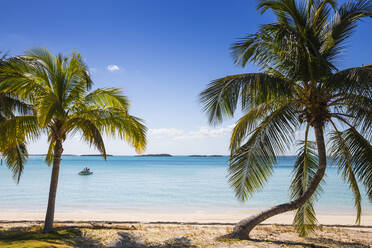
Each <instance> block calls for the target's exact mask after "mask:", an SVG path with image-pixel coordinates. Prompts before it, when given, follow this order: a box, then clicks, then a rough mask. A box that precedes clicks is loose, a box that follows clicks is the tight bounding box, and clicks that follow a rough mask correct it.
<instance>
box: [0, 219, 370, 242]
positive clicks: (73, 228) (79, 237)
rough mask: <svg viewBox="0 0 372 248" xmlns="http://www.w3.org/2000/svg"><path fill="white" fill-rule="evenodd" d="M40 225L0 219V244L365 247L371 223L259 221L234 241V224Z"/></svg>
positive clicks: (86, 223)
mask: <svg viewBox="0 0 372 248" xmlns="http://www.w3.org/2000/svg"><path fill="white" fill-rule="evenodd" d="M41 226H42V222H12V223H10V222H1V221H0V247H20V246H22V245H23V244H25V243H22V242H23V241H22V240H23V239H25V242H28V243H27V244H33V245H36V246H32V247H64V248H66V247H101V248H103V247H128V248H129V247H131V248H172V247H173V248H197V247H198V248H199V247H200V248H207V247H211V248H217V247H218V248H222V247H231V248H243V247H244V248H247V247H297V248H298V247H318V248H325V247H335V248H336V247H337V248H338V247H360V248H369V247H370V244H371V243H370V242H371V237H372V226H369V227H366V226H364V227H352V226H343V227H340V226H323V225H321V226H318V227H317V228H316V230H315V232H314V233H312V234H311V235H309V236H308V237H306V238H301V237H298V234H297V233H296V232H295V231H294V228H293V227H292V226H290V225H278V224H274V225H273V224H264V225H262V224H261V225H259V226H257V227H256V228H255V229H254V230H253V231H252V234H251V237H252V240H235V239H226V238H223V235H225V234H227V233H229V232H231V230H232V228H233V225H229V224H198V225H197V224H185V223H183V224H182V223H179V224H169V223H168V224H165V223H152V224H151V223H119V222H117V223H107V222H58V223H55V231H56V232H57V233H58V234H59V235H60V236H58V238H54V239H52V238H53V236H52V238H50V237H49V238H48V237H46V238H45V239H40V236H39V235H40V233H41ZM13 233H15V234H16V235H17V241H7V237H10V236H11V235H13ZM24 235H25V236H24ZM23 236H24V237H25V238H23ZM33 237H35V238H33ZM33 240H35V241H33ZM30 242H31V243H30ZM22 247H27V246H22Z"/></svg>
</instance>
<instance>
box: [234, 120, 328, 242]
mask: <svg viewBox="0 0 372 248" xmlns="http://www.w3.org/2000/svg"><path fill="white" fill-rule="evenodd" d="M314 131H315V138H316V143H317V147H318V157H319V166H318V170H317V172H316V174H315V176H314V178H313V180H312V181H311V183H310V184H309V187H308V188H307V190H306V191H305V192H304V193H303V195H302V196H300V197H299V198H297V199H296V200H293V201H290V202H287V203H284V204H280V205H277V206H274V207H272V208H270V209H268V210H265V211H263V212H261V213H259V214H257V215H254V216H252V217H249V218H246V219H244V220H242V221H240V222H239V223H237V224H236V226H235V227H234V229H233V231H232V233H231V234H229V235H228V237H231V238H238V239H249V233H250V232H251V231H252V229H253V228H254V227H255V226H257V225H258V224H260V223H261V222H263V221H265V220H266V219H268V218H270V217H273V216H274V215H277V214H281V213H285V212H288V211H292V210H295V209H298V208H299V207H301V206H302V205H303V204H304V203H305V202H306V201H307V200H309V199H310V197H311V196H312V195H313V193H314V192H315V190H316V188H317V187H318V185H319V183H320V181H321V180H322V178H323V176H324V173H325V169H326V166H327V156H326V149H325V144H324V136H323V127H322V125H321V124H320V123H315V124H314Z"/></svg>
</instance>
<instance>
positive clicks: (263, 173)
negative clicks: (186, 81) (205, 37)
mask: <svg viewBox="0 0 372 248" xmlns="http://www.w3.org/2000/svg"><path fill="white" fill-rule="evenodd" d="M258 9H260V10H262V12H264V11H266V10H269V9H270V10H272V11H273V13H274V15H275V16H276V22H274V23H271V24H266V25H262V26H261V27H260V28H259V30H258V32H257V33H255V34H252V35H248V36H247V37H246V38H244V39H242V40H241V41H240V42H238V43H236V44H234V45H233V47H232V54H233V57H234V58H235V61H236V63H237V64H240V65H242V66H243V67H244V66H245V65H246V63H247V62H253V63H254V64H256V65H258V66H259V67H260V68H261V70H262V71H263V72H261V73H246V74H240V75H232V76H227V77H224V78H220V79H217V80H214V81H212V82H211V83H210V84H209V86H208V88H207V89H206V90H205V91H203V92H202V93H201V96H200V97H201V102H202V104H203V109H204V110H205V111H206V112H207V113H208V116H209V121H210V123H211V124H217V123H219V122H221V121H223V119H224V118H226V117H231V116H233V114H234V112H235V111H236V109H237V108H238V105H241V111H242V113H243V116H242V117H241V118H240V119H239V121H238V122H237V123H236V126H235V127H234V129H233V132H232V136H231V142H230V152H231V157H230V165H229V182H230V183H231V185H232V187H233V189H234V190H235V194H236V196H237V197H238V198H239V199H240V200H243V201H245V200H247V199H248V198H249V197H250V196H252V194H254V193H255V192H256V191H258V190H260V189H261V188H262V187H263V186H264V184H265V182H266V181H267V179H268V178H269V177H270V175H271V174H272V172H273V169H274V167H273V165H274V164H275V163H276V156H278V155H280V154H285V153H286V152H287V151H288V150H289V149H290V147H292V146H293V145H294V144H296V142H297V145H299V153H298V156H297V160H296V162H295V164H294V168H293V181H292V183H291V185H290V192H291V195H290V196H291V198H292V200H291V201H289V202H287V203H283V204H280V205H277V206H274V207H272V208H270V209H268V210H266V211H263V212H261V213H259V214H257V215H254V216H251V217H250V218H247V219H244V220H242V221H240V222H239V223H238V224H237V225H236V226H235V228H234V229H233V232H232V233H231V234H230V235H229V236H230V237H236V238H241V239H247V238H249V234H250V232H251V230H252V229H253V228H254V227H255V226H256V225H257V224H259V223H261V222H262V221H264V220H266V219H268V218H270V217H272V216H274V215H277V214H281V213H284V212H287V211H292V210H296V214H295V217H294V220H293V224H294V226H295V227H296V230H297V231H298V233H299V234H300V235H301V236H305V235H306V234H307V233H308V232H310V231H312V230H313V229H314V225H315V224H316V216H315V211H314V207H313V203H314V201H315V200H316V198H317V195H318V194H319V193H320V191H321V183H322V180H323V176H324V174H325V171H326V165H327V147H328V148H329V149H328V153H329V154H330V155H331V157H332V158H333V160H334V161H335V162H336V165H337V166H338V168H339V172H340V174H341V176H342V178H343V179H344V180H345V181H346V182H347V183H348V184H349V186H350V188H351V190H352V192H353V195H354V201H355V207H356V209H357V218H356V222H357V223H360V217H361V199H362V196H361V191H360V188H359V185H358V182H360V183H361V184H362V185H364V187H365V188H366V192H367V195H368V198H369V200H372V146H371V140H372V133H371V128H372V66H361V67H356V68H350V69H346V70H342V71H339V70H338V68H337V67H336V65H335V62H336V60H337V59H338V58H339V55H340V53H341V51H342V50H343V49H344V45H345V41H346V40H347V39H348V38H349V37H350V35H351V33H352V32H353V30H354V29H355V27H356V23H357V21H358V20H359V19H360V18H362V17H366V16H372V2H371V1H369V0H361V1H349V2H346V3H344V4H343V5H341V6H340V7H339V8H337V6H336V2H335V1H334V0H308V1H296V0H260V1H258ZM332 13H333V16H332ZM297 130H304V131H305V134H304V137H303V138H302V140H298V141H296V137H295V132H296V131H297ZM312 130H313V132H314V134H315V142H314V141H311V140H310V138H309V133H310V132H311V131H312ZM325 135H328V137H329V139H328V140H329V145H328V146H326V143H325Z"/></svg>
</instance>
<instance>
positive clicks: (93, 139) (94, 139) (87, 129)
mask: <svg viewBox="0 0 372 248" xmlns="http://www.w3.org/2000/svg"><path fill="white" fill-rule="evenodd" d="M65 125H66V127H67V128H69V129H70V130H69V131H68V133H71V135H74V134H75V133H76V132H81V135H82V137H83V139H84V140H85V141H86V142H87V143H88V144H89V145H90V146H94V147H95V148H96V149H97V150H98V151H99V152H100V153H101V154H102V156H103V157H104V159H106V148H105V144H104V141H103V138H102V136H101V132H100V130H99V128H98V127H97V126H96V125H95V124H94V123H92V122H91V121H90V120H87V119H85V118H79V117H77V118H72V119H70V120H68V121H67V122H66V123H65Z"/></svg>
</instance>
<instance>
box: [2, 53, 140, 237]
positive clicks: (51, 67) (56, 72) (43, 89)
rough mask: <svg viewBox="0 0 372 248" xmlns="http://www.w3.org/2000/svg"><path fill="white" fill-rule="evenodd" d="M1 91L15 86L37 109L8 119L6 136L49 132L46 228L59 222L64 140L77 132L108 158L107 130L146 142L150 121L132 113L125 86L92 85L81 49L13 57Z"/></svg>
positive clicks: (13, 89)
mask: <svg viewBox="0 0 372 248" xmlns="http://www.w3.org/2000/svg"><path fill="white" fill-rule="evenodd" d="M0 77H1V78H0V82H1V84H0V92H1V91H3V92H12V93H13V94H15V95H17V96H19V97H21V98H23V99H26V100H27V101H28V102H30V104H31V105H32V108H33V109H34V113H35V114H32V115H25V116H20V117H19V118H18V119H17V120H16V121H13V120H9V121H4V122H3V123H2V124H1V130H6V131H5V133H4V132H3V135H4V136H5V137H4V139H8V140H11V139H12V137H13V135H12V134H17V135H16V136H19V137H24V138H25V140H26V141H29V140H33V139H36V138H37V137H39V136H40V134H41V133H46V134H47V136H48V142H49V149H48V152H47V156H46V162H47V163H48V164H53V168H52V175H51V182H50V190H49V199H48V208H47V213H46V217H45V225H44V232H50V231H51V230H52V227H53V220H54V209H55V199H56V192H57V184H58V175H59V168H60V162H61V155H62V153H63V142H64V141H65V140H66V138H67V137H68V136H69V135H74V134H76V133H78V134H80V135H81V136H82V139H83V140H84V141H85V142H86V143H88V144H89V145H91V146H93V147H95V148H96V149H97V150H98V151H99V152H100V153H101V155H102V156H103V157H104V158H105V159H106V148H105V144H104V141H103V137H102V136H103V135H107V136H114V137H115V136H118V137H119V138H121V139H124V140H125V141H127V142H128V143H129V144H130V145H132V146H133V147H135V149H136V150H137V152H142V151H143V150H144V148H145V146H146V127H145V126H144V124H143V123H142V120H141V119H139V118H137V117H134V116H132V115H130V114H129V113H128V108H129V101H128V99H127V97H126V96H125V95H124V94H123V92H122V91H121V90H120V89H116V88H106V89H96V90H93V91H90V89H91V88H92V85H93V83H92V80H91V78H90V76H89V73H88V68H87V66H86V65H85V63H84V62H83V60H82V58H81V56H80V55H79V54H78V53H74V54H73V55H72V56H71V57H70V58H68V57H64V56H63V55H61V54H59V55H57V56H54V55H53V54H51V53H50V52H49V51H48V50H46V49H32V50H30V51H28V52H27V53H26V55H24V56H20V57H19V58H15V59H12V60H11V61H9V63H8V65H7V66H6V67H3V68H2V69H1V71H0Z"/></svg>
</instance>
